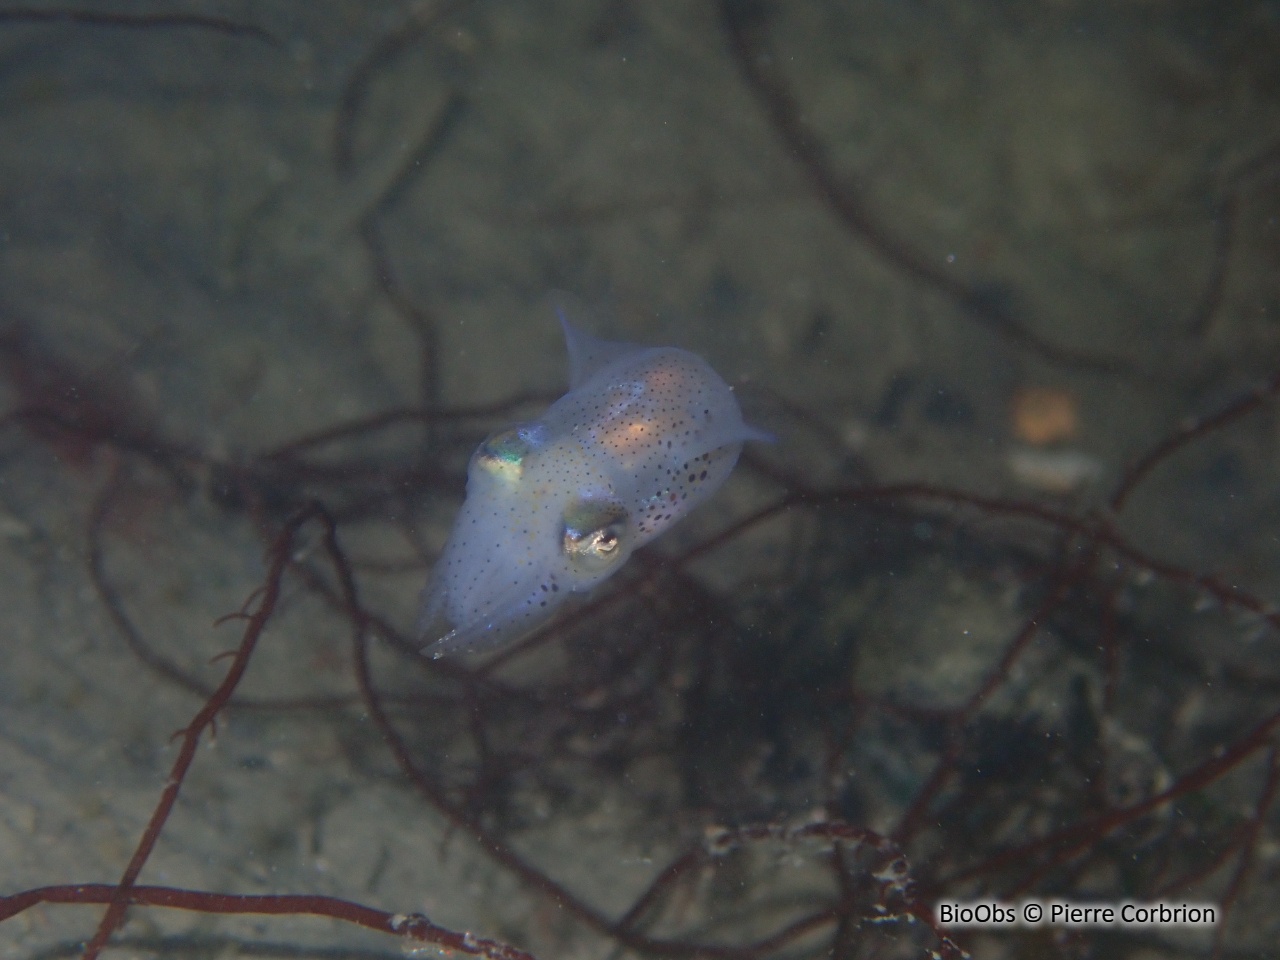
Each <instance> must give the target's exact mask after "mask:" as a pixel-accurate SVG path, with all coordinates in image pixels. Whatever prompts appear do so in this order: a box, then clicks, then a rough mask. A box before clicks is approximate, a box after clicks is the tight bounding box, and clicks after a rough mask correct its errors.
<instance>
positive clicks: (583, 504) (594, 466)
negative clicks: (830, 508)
mask: <svg viewBox="0 0 1280 960" xmlns="http://www.w3.org/2000/svg"><path fill="white" fill-rule="evenodd" d="M561 324H562V326H563V327H564V334H565V340H566V342H567V345H568V348H569V361H570V368H571V376H570V389H569V392H568V393H566V394H565V395H564V396H563V397H561V398H560V399H559V400H557V401H556V402H555V403H554V404H552V405H551V407H549V408H548V409H547V411H546V412H545V413H544V414H543V415H542V416H541V417H540V418H538V419H537V420H533V421H531V422H529V423H523V424H517V425H516V426H514V427H511V428H508V429H506V430H502V431H499V432H498V433H496V434H494V435H493V436H492V437H490V438H489V439H488V440H486V441H485V443H483V444H482V445H481V446H480V448H479V449H478V450H477V451H476V452H475V454H474V455H473V456H472V458H471V463H470V466H469V467H468V470H467V497H466V501H465V502H464V503H463V505H462V509H461V510H460V511H459V513H458V517H457V519H456V520H455V521H454V526H453V531H452V532H451V533H450V535H449V540H448V542H447V543H446V544H445V548H444V551H443V553H442V554H441V555H440V559H439V561H438V562H437V563H436V567H435V569H434V570H433V572H432V576H431V579H430V581H429V582H428V583H427V586H426V589H425V591H424V592H423V603H422V612H421V615H420V620H419V628H420V630H421V633H422V635H423V637H424V639H426V640H428V641H430V645H429V646H428V647H427V648H426V649H427V652H430V653H431V654H432V655H433V656H437V657H438V656H442V655H444V654H446V653H452V652H455V651H476V650H484V649H490V648H492V647H495V646H497V645H499V644H502V643H505V642H508V641H511V640H515V639H518V638H519V637H521V636H523V635H524V634H526V633H528V632H529V631H530V630H533V629H534V628H535V627H537V626H538V625H540V624H541V623H543V622H544V621H545V620H546V619H547V618H548V617H550V616H551V614H552V613H553V612H554V611H555V609H556V608H557V607H558V606H559V605H560V604H562V603H563V602H564V601H565V600H566V599H567V598H568V597H569V595H570V594H572V593H575V592H580V591H583V590H587V589H589V588H591V587H593V586H595V585H596V584H597V583H600V582H601V581H602V580H604V579H606V578H608V577H609V576H611V575H612V574H613V573H614V572H615V571H616V570H618V569H619V568H620V567H621V566H622V565H623V563H625V562H626V560H627V558H628V557H629V556H630V555H631V552H632V551H633V550H635V549H636V547H639V546H642V545H643V544H645V543H647V542H649V541H650V540H652V539H653V538H654V537H656V536H658V535H659V534H660V533H662V532H663V531H664V530H666V529H667V528H668V527H670V526H671V525H672V524H673V523H675V522H676V521H678V520H679V519H680V518H681V517H683V516H684V515H685V514H686V513H688V512H689V511H690V510H692V509H693V508H694V507H695V506H697V505H698V504H699V503H701V502H702V501H704V500H706V499H707V498H708V497H709V496H710V495H711V494H712V493H714V492H715V491H716V489H717V488H718V487H719V486H720V485H721V484H722V483H724V481H725V480H726V479H728V477H729V473H730V472H731V471H732V470H733V467H734V464H735V463H737V460H738V454H739V453H740V452H741V450H742V444H743V441H745V440H750V439H767V437H766V435H765V434H762V433H760V432H759V431H757V430H754V429H752V428H751V427H748V426H747V425H746V424H744V423H743V422H742V413H741V411H740V410H739V409H738V402H737V400H736V398H735V397H734V395H733V392H732V390H730V389H729V386H728V385H727V384H726V383H725V382H724V381H723V380H721V379H720V377H719V376H718V375H717V374H716V372H715V371H714V370H712V369H711V367H710V366H709V365H708V364H707V363H706V361H705V360H703V359H702V358H701V357H698V356H696V355H695V354H692V353H689V352H688V351H687V350H679V349H676V348H674V347H640V346H636V345H633V344H628V343H611V342H608V341H605V340H597V339H595V338H594V337H590V336H588V335H586V334H584V333H582V332H581V331H579V330H576V329H574V328H573V327H572V326H570V324H569V323H568V321H567V320H565V319H564V317H563V315H562V317H561Z"/></svg>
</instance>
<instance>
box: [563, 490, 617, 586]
mask: <svg viewBox="0 0 1280 960" xmlns="http://www.w3.org/2000/svg"><path fill="white" fill-rule="evenodd" d="M630 527H631V525H630V520H629V518H628V517H627V511H626V508H624V507H623V506H622V504H620V503H618V502H617V501H616V500H579V501H578V502H577V503H575V504H574V505H573V506H571V507H570V508H569V509H568V510H566V511H565V515H564V553H565V556H566V557H568V559H569V563H570V564H571V565H572V566H573V567H574V568H576V569H577V570H580V571H581V572H583V573H599V572H601V571H603V570H607V569H608V568H609V567H610V566H612V565H613V564H615V563H617V562H618V561H619V560H620V559H621V558H622V557H623V556H625V555H626V551H625V550H624V549H623V548H624V547H625V546H626V541H627V537H628V536H629V535H630Z"/></svg>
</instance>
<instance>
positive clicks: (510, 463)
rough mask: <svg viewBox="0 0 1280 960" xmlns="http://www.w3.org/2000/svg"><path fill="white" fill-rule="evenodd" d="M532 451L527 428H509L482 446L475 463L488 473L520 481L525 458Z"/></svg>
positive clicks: (476, 455)
mask: <svg viewBox="0 0 1280 960" xmlns="http://www.w3.org/2000/svg"><path fill="white" fill-rule="evenodd" d="M532 449H533V444H532V443H530V442H529V431H528V429H527V428H525V427H509V428H508V429H506V430H499V431H498V432H497V433H495V434H493V435H492V436H491V437H489V439H488V440H486V441H485V442H484V443H482V444H480V449H478V450H477V451H476V454H475V457H474V458H473V462H474V463H475V465H476V466H478V467H480V468H481V469H482V470H484V471H486V472H487V473H491V474H494V475H495V476H499V477H504V478H506V479H508V480H518V479H519V478H520V475H521V474H522V473H523V472H524V458H525V457H527V456H528V455H529V452H530V451H531V450H532Z"/></svg>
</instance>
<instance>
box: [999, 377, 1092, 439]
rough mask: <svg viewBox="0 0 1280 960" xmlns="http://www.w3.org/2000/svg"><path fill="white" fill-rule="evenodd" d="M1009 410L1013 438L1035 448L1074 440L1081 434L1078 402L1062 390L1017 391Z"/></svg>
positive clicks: (1047, 388)
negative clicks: (1011, 419)
mask: <svg viewBox="0 0 1280 960" xmlns="http://www.w3.org/2000/svg"><path fill="white" fill-rule="evenodd" d="M1010 407H1011V410H1010V412H1011V414H1012V418H1013V435H1014V436H1015V437H1017V438H1018V439H1019V440H1021V441H1022V442H1023V443H1029V444H1031V445H1032V446H1034V447H1044V446H1048V445H1049V444H1051V443H1061V442H1063V441H1066V440H1073V439H1075V437H1076V434H1078V433H1079V432H1080V405H1079V402H1078V401H1077V400H1076V395H1075V394H1074V393H1072V392H1071V391H1069V390H1064V389H1062V388H1061V387H1020V388H1018V389H1017V390H1016V391H1014V394H1013V400H1012V403H1011V404H1010Z"/></svg>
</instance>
